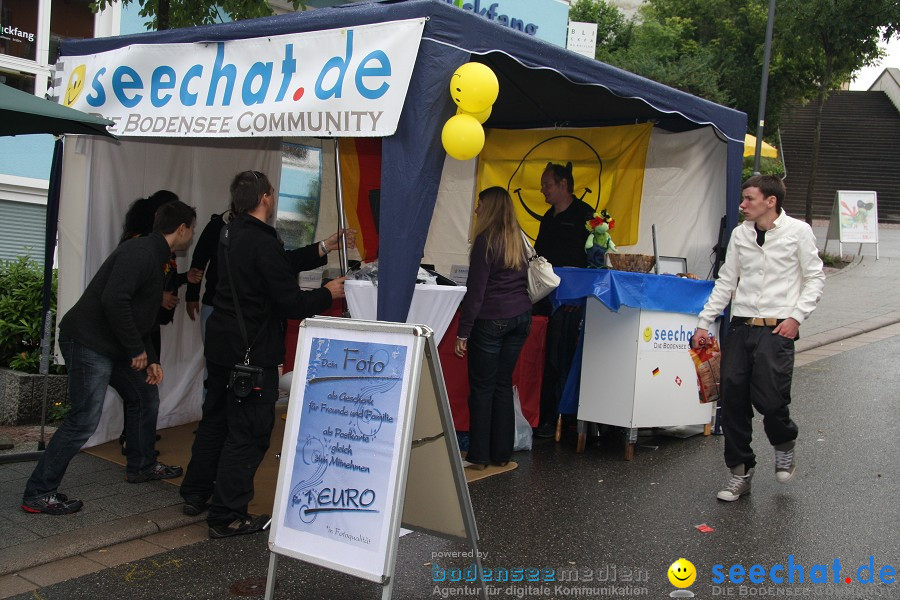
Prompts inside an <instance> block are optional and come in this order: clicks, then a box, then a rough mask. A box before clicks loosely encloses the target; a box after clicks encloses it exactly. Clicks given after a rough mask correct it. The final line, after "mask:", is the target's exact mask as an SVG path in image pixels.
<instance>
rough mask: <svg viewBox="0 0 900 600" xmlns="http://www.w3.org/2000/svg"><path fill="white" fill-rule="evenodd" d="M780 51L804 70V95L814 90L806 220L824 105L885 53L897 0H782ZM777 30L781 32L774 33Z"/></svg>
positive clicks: (898, 16) (898, 26) (895, 25)
mask: <svg viewBox="0 0 900 600" xmlns="http://www.w3.org/2000/svg"><path fill="white" fill-rule="evenodd" d="M779 6H780V9H779V11H780V14H779V15H778V16H776V21H777V22H780V24H781V27H779V29H778V31H779V32H780V33H781V36H780V38H781V40H780V43H779V52H780V54H781V55H782V56H783V57H784V60H785V61H790V62H791V63H792V64H793V65H794V66H795V69H796V70H797V71H798V72H800V73H801V74H802V75H801V76H802V84H803V85H804V86H805V90H806V92H807V93H806V94H805V95H803V96H800V97H799V98H798V99H806V98H809V97H810V96H813V95H814V101H815V103H816V104H815V106H816V119H815V126H814V127H815V129H814V131H813V147H812V167H811V170H810V174H809V183H808V186H807V190H806V221H807V222H810V223H811V222H812V199H813V191H814V190H815V185H816V172H817V170H818V161H819V146H820V141H821V131H822V107H823V106H824V104H825V100H826V98H827V97H828V93H829V92H830V91H831V90H835V89H838V88H839V87H840V86H841V84H843V83H844V82H845V81H847V80H849V79H850V77H851V76H852V75H853V73H854V72H855V71H857V70H859V69H860V68H861V67H864V66H867V65H870V64H872V63H874V62H875V61H877V60H878V59H879V58H880V57H881V51H880V50H879V48H878V41H879V40H880V39H883V40H885V41H887V40H890V39H891V38H892V37H895V36H896V35H897V33H898V30H900V2H897V0H867V1H866V2H856V1H854V0H783V1H782V3H781V4H780V5H779ZM776 35H777V34H776Z"/></svg>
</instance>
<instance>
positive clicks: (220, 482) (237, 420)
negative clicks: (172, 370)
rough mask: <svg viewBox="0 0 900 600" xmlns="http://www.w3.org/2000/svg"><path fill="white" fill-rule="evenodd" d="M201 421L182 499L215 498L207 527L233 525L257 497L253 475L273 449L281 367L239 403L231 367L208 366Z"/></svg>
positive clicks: (268, 372)
mask: <svg viewBox="0 0 900 600" xmlns="http://www.w3.org/2000/svg"><path fill="white" fill-rule="evenodd" d="M206 368H207V371H208V373H209V375H208V378H207V389H206V398H205V399H204V401H203V417H202V418H201V420H200V425H199V426H198V428H197V433H196V436H195V438H194V445H193V447H192V448H191V462H190V463H189V464H188V468H187V472H186V473H185V476H184V481H183V482H182V484H181V490H180V493H181V496H182V497H183V498H185V499H190V500H200V501H204V500H206V499H207V498H209V497H210V496H212V500H211V503H210V508H209V515H208V516H207V519H206V520H207V523H208V524H209V525H220V524H225V523H231V522H232V521H233V520H234V519H236V518H242V517H245V516H247V514H248V513H247V505H248V504H249V503H250V500H252V499H253V477H254V476H255V475H256V470H257V468H258V467H259V464H260V462H262V459H263V456H265V454H266V451H267V450H268V449H269V439H270V438H271V436H272V428H273V426H274V425H275V401H276V400H278V369H277V368H276V367H270V368H267V369H265V373H264V375H263V386H262V387H263V389H262V390H261V391H260V392H258V393H255V394H253V395H251V396H250V397H248V398H244V399H242V400H238V399H236V398H235V397H234V394H232V393H231V390H229V389H228V378H229V372H230V370H231V369H230V367H228V366H223V365H217V364H215V363H211V362H208V361H207V363H206Z"/></svg>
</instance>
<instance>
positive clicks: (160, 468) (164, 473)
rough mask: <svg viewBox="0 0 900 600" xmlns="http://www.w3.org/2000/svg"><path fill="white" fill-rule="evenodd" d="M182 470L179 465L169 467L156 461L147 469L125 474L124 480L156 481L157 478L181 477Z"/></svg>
mask: <svg viewBox="0 0 900 600" xmlns="http://www.w3.org/2000/svg"><path fill="white" fill-rule="evenodd" d="M182 473H183V470H182V468H181V467H170V466H169V465H164V464H162V463H161V462H158V463H156V464H155V465H153V466H152V467H150V468H149V469H144V470H143V471H141V472H140V473H137V474H134V475H132V474H131V473H126V474H125V480H126V481H127V482H128V483H144V482H145V481H156V480H158V479H172V478H173V477H181V474H182Z"/></svg>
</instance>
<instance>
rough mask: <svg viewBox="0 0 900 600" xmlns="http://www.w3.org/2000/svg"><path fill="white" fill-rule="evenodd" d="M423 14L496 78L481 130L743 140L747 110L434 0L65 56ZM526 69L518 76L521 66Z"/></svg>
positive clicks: (66, 48)
mask: <svg viewBox="0 0 900 600" xmlns="http://www.w3.org/2000/svg"><path fill="white" fill-rule="evenodd" d="M418 17H428V21H427V22H426V24H425V30H424V33H423V38H422V43H423V44H425V43H433V44H442V45H446V46H448V47H449V48H454V49H461V50H464V51H467V52H470V53H472V54H473V55H475V56H474V57H473V60H479V61H481V62H484V63H486V64H488V65H489V66H490V67H491V68H492V69H493V70H494V72H495V73H496V74H497V76H498V78H499V80H500V96H499V98H498V99H497V102H496V103H495V104H494V106H493V110H492V113H491V118H490V119H489V120H488V121H487V123H485V126H486V127H499V128H513V129H516V128H539V127H558V126H564V127H586V126H603V125H618V124H624V123H635V122H645V121H654V122H655V123H656V124H657V125H658V126H659V127H662V128H664V129H668V130H671V131H685V130H689V129H695V128H698V127H704V126H707V125H712V126H714V127H715V128H716V129H718V130H719V131H720V132H721V133H722V134H724V135H725V136H726V137H728V138H731V139H732V140H733V141H739V142H741V143H743V138H744V134H745V132H746V115H745V114H744V113H742V112H739V111H736V110H733V109H730V108H726V107H723V106H720V105H718V104H715V103H713V102H709V101H707V100H703V99H701V98H697V97H696V96H692V95H690V94H687V93H685V92H681V91H679V90H676V89H673V88H670V87H668V86H665V85H662V84H660V83H656V82H654V81H651V80H649V79H645V78H643V77H639V76H637V75H634V74H632V73H629V72H627V71H623V70H621V69H618V68H616V67H612V66H610V65H607V64H604V63H601V62H598V61H596V60H592V59H589V58H587V57H584V56H581V55H579V54H575V53H573V52H569V51H568V50H565V49H563V48H559V47H557V46H555V45H553V44H550V43H547V42H544V41H542V40H539V39H537V38H534V37H532V36H529V35H526V34H524V33H521V32H518V31H515V30H513V29H510V28H509V27H506V26H503V25H500V24H499V23H496V22H493V21H488V20H487V19H484V18H482V17H479V16H476V15H473V14H472V13H470V12H467V11H463V10H460V9H458V8H456V7H454V6H450V5H448V4H446V3H444V2H441V1H439V0H406V1H402V0H400V1H397V0H384V1H381V2H360V3H356V4H347V5H343V6H338V7H334V8H323V9H317V10H310V11H305V12H296V13H291V14H287V15H279V16H273V17H266V18H262V19H252V20H247V21H237V22H233V23H225V24H221V25H210V26H205V27H192V28H187V29H174V30H168V31H160V32H151V33H143V34H137V35H128V36H118V37H111V38H94V39H89V40H70V41H65V42H63V44H62V54H63V55H64V56H77V55H86V54H94V53H99V52H105V51H108V50H114V49H117V48H121V47H125V46H128V45H132V44H161V43H191V42H211V41H213V42H215V41H227V40H235V39H247V38H255V37H265V36H269V35H285V34H290V33H302V32H307V31H318V30H324V29H336V28H342V27H353V26H359V25H366V24H371V23H381V22H386V21H397V20H403V19H413V18H418ZM525 70H528V71H529V72H528V76H527V77H525V76H524V75H525V73H524V72H523V71H525Z"/></svg>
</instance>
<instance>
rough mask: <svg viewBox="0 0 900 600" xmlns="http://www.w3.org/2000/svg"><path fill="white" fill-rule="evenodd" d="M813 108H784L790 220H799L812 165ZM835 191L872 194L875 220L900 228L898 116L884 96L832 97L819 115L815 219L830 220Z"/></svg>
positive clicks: (841, 93)
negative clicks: (819, 134) (791, 218)
mask: <svg viewBox="0 0 900 600" xmlns="http://www.w3.org/2000/svg"><path fill="white" fill-rule="evenodd" d="M814 127H815V105H814V103H813V102H810V103H809V104H807V105H806V106H794V107H788V109H787V110H786V111H785V115H784V117H783V118H782V124H781V145H782V147H781V151H782V152H783V154H784V161H785V166H786V170H787V173H786V175H787V177H786V179H785V185H786V186H787V190H788V193H787V198H786V199H785V209H786V210H787V212H788V214H789V215H791V216H794V217H797V218H800V219H802V218H803V216H804V214H805V212H806V188H807V185H808V182H809V173H810V170H811V165H812V139H813V131H814ZM836 190H865V191H869V190H874V191H876V192H877V193H878V220H879V221H880V222H882V223H900V112H898V110H897V108H896V107H894V105H893V104H892V103H891V101H890V99H889V98H888V97H887V95H886V94H885V93H884V92H880V91H878V92H856V91H852V92H851V91H835V92H831V94H829V96H828V99H827V100H826V101H825V106H824V108H823V110H822V139H821V144H820V147H819V167H818V171H817V175H816V188H815V191H814V194H813V217H814V218H816V219H828V218H829V217H830V216H831V210H832V205H833V203H834V193H835V191H836Z"/></svg>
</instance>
